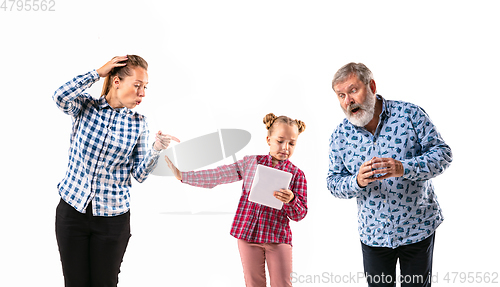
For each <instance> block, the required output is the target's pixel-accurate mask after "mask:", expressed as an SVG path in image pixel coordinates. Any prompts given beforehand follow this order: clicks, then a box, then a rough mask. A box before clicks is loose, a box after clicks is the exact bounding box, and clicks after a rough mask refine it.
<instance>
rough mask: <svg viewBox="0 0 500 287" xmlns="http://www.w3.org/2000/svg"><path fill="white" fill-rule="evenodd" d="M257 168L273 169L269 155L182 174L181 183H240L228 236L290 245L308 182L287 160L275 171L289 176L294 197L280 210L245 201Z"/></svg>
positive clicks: (206, 185)
mask: <svg viewBox="0 0 500 287" xmlns="http://www.w3.org/2000/svg"><path fill="white" fill-rule="evenodd" d="M257 164H261V165H265V166H269V167H272V157H271V155H257V156H245V157H244V158H243V159H242V160H239V161H237V162H236V163H233V164H230V165H223V166H219V167H218V168H215V169H208V170H202V171H189V172H183V173H182V182H184V183H187V184H190V185H193V186H198V187H204V188H213V187H214V186H217V185H219V184H224V183H231V182H235V181H239V180H242V179H243V187H242V189H243V192H242V194H241V198H240V202H239V204H238V210H237V211H236V214H235V216H234V221H233V226H232V227H231V235H233V236H234V237H236V238H238V239H243V240H245V241H247V242H256V243H269V242H275V243H287V244H290V245H291V244H292V231H291V230H290V225H289V221H290V219H292V220H294V221H300V220H301V219H303V218H304V217H305V216H306V214H307V181H306V177H305V175H304V173H303V172H302V171H301V170H300V169H299V168H298V167H296V166H295V165H293V164H292V163H291V162H290V161H289V160H284V161H280V162H278V164H277V165H276V166H275V167H274V168H276V169H279V170H283V171H286V172H290V173H291V174H292V175H293V176H292V180H291V181H290V186H289V187H288V189H290V190H291V191H292V192H293V193H294V195H295V197H294V199H293V200H292V201H291V202H290V203H285V204H283V208H282V209H281V210H278V209H275V208H271V207H267V206H264V205H261V204H258V203H254V202H251V201H248V195H249V193H250V188H251V186H252V181H253V178H254V175H255V171H256V169H257Z"/></svg>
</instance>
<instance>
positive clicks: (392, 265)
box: [361, 233, 435, 287]
mask: <svg viewBox="0 0 500 287" xmlns="http://www.w3.org/2000/svg"><path fill="white" fill-rule="evenodd" d="M434 237H435V233H433V234H432V235H431V236H429V237H428V238H426V239H425V240H423V241H420V242H417V243H414V244H410V245H404V246H400V247H397V248H395V249H392V248H387V247H370V246H368V245H365V244H363V243H361V248H362V250H363V265H364V268H365V275H366V281H367V282H368V286H370V287H393V286H396V282H401V286H403V287H410V286H411V287H417V286H419V287H428V286H431V273H432V253H433V251H434ZM398 258H399V265H400V268H401V274H400V276H399V277H398V278H396V261H397V260H398Z"/></svg>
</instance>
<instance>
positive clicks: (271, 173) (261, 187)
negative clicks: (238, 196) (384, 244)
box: [248, 164, 292, 209]
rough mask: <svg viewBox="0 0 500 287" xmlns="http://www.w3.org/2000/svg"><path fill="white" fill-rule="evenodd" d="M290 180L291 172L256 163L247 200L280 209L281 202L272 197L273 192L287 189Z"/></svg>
mask: <svg viewBox="0 0 500 287" xmlns="http://www.w3.org/2000/svg"><path fill="white" fill-rule="evenodd" d="M291 180H292V174H291V173H289V172H286V171H282V170H279V169H275V168H272V167H268V166H265V165H261V164H258V165H257V170H256V171H255V176H254V178H253V182H252V188H251V189H250V195H249V196H248V200H249V201H252V202H255V203H259V204H262V205H265V206H269V207H272V208H276V209H281V208H282V207H283V202H282V201H280V200H279V199H277V198H276V197H274V192H275V191H279V190H280V189H287V188H288V186H289V185H290V181H291Z"/></svg>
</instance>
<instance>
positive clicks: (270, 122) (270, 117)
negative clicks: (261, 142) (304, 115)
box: [263, 113, 306, 135]
mask: <svg viewBox="0 0 500 287" xmlns="http://www.w3.org/2000/svg"><path fill="white" fill-rule="evenodd" d="M263 122H264V124H265V125H266V128H267V134H268V135H271V133H272V132H273V130H274V124H275V123H284V124H287V125H289V126H291V125H296V126H297V129H298V130H299V134H300V133H302V132H303V131H305V129H306V124H305V123H304V122H303V121H301V120H292V119H291V118H289V117H287V116H279V117H277V116H275V115H274V114H273V113H269V114H267V115H266V116H265V117H264V119H263Z"/></svg>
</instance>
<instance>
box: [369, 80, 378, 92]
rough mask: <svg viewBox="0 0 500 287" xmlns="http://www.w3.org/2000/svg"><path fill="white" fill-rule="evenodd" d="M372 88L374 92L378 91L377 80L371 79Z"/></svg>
mask: <svg viewBox="0 0 500 287" xmlns="http://www.w3.org/2000/svg"><path fill="white" fill-rule="evenodd" d="M370 90H372V93H374V94H375V93H376V92H377V84H375V80H370Z"/></svg>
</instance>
